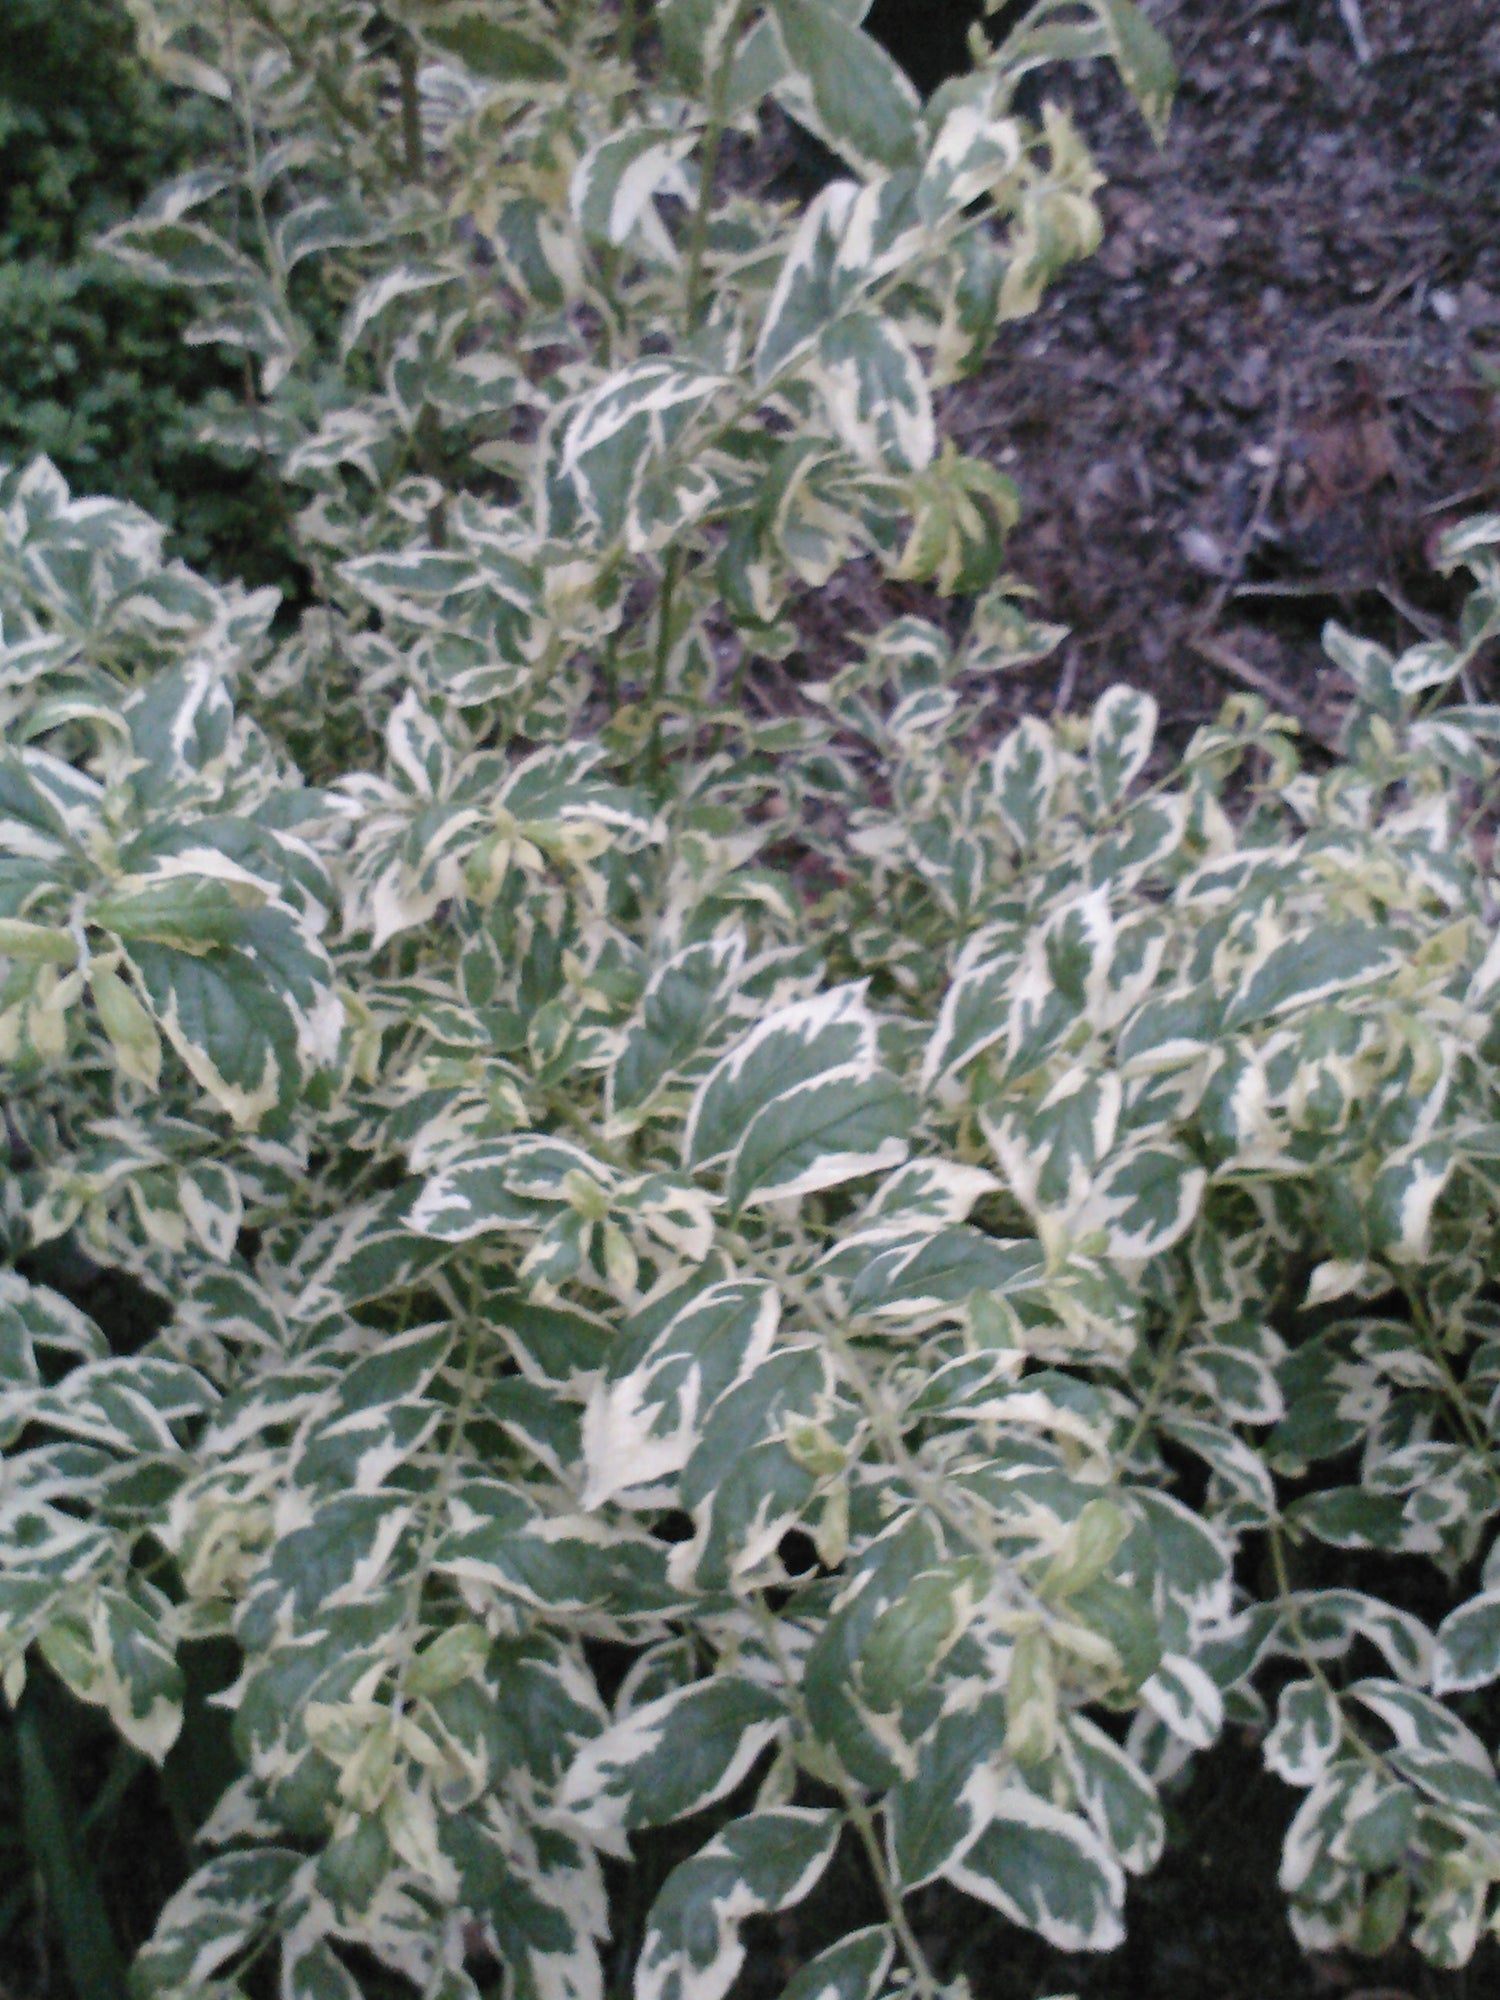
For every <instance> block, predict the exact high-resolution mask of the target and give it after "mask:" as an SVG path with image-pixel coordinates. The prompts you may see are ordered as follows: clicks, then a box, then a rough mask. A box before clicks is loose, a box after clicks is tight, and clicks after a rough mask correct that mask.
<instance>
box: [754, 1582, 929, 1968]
mask: <svg viewBox="0 0 1500 2000" xmlns="http://www.w3.org/2000/svg"><path fill="white" fill-rule="evenodd" d="M754 1609H755V1616H756V1620H757V1622H758V1623H759V1625H760V1629H761V1636H762V1637H763V1638H764V1640H765V1642H766V1646H767V1648H768V1650H769V1651H770V1653H771V1655H772V1657H773V1658H774V1659H775V1661H776V1664H777V1666H778V1667H779V1668H780V1670H781V1677H782V1680H783V1682H784V1683H785V1686H786V1693H787V1698H788V1700H789V1701H790V1702H791V1704H792V1707H793V1708H794V1710H795V1711H796V1717H797V1722H798V1726H799V1728H800V1729H801V1731H802V1733H803V1734H804V1735H805V1736H806V1737H807V1738H808V1739H809V1741H812V1742H816V1741H817V1732H816V1731H815V1730H814V1729H813V1726H812V1722H811V1719H810V1718H809V1716H808V1713H807V1708H806V1704H805V1703H804V1702H803V1699H802V1695H801V1691H800V1684H799V1682H798V1679H797V1671H796V1668H795V1666H794V1665H793V1663H792V1661H791V1660H790V1659H788V1657H787V1653H786V1648H785V1647H784V1646H783V1645H782V1643H781V1634H780V1633H779V1632H778V1631H777V1629H776V1618H775V1614H774V1613H773V1612H772V1611H771V1609H770V1607H769V1606H768V1605H767V1603H766V1601H765V1599H764V1598H762V1597H757V1598H755V1600H754ZM821 1761H822V1760H821V1759H820V1763H821ZM820 1775H822V1774H821V1773H820ZM826 1776H827V1780H828V1782H830V1783H831V1784H832V1785H833V1788H834V1790H835V1791H836V1792H837V1793H838V1795H839V1797H840V1798H841V1799H842V1800H843V1802H844V1810H845V1811H846V1812H847V1814H848V1815H849V1824H850V1825H851V1826H852V1827H853V1828H854V1831H855V1832H856V1833H857V1834H858V1835H859V1840H860V1845H861V1846H862V1847H863V1848H864V1850H865V1857H866V1859H867V1860H868V1862H869V1864H870V1873H871V1875H872V1876H873V1878H874V1881H875V1887H876V1889H877V1891H878V1892H879V1895H880V1900H881V1903H882V1905H883V1906H884V1908H885V1913H886V1917H887V1920H888V1921H889V1923H890V1926H891V1929H892V1930H893V1931H894V1932H895V1934H896V1940H897V1942H898V1943H899V1945H900V1946H901V1950H902V1954H903V1956H904V1957H905V1959H906V1963H907V1965H908V1967H909V1968H910V1970H911V1976H912V1981H913V1986H914V1990H915V1991H916V1993H917V1994H918V1995H919V1996H920V2000H938V1982H937V1980H936V1978H935V1977H934V1975H933V1971H932V1967H931V1966H930V1965H929V1964H928V1962H927V1954H926V1953H925V1952H924V1951H923V1949H922V1947H921V1944H920V1943H919V1942H918V1939H917V1934H916V1932H915V1931H914V1930H913V1929H912V1927H911V1922H910V1920H909V1918H908V1917H907V1914H906V1905H905V1903H904V1902H903V1901H902V1898H901V1891H900V1890H899V1889H898V1888H897V1886H896V1884H895V1881H894V1880H893V1879H892V1876H891V1872H890V1869H889V1868H888V1867H887V1866H886V1860H885V1854H884V1851H883V1850H882V1848H881V1845H880V1835H879V1834H878V1833H877V1832H876V1830H875V1817H874V1814H873V1813H872V1812H871V1811H870V1808H869V1807H868V1806H867V1805H866V1804H865V1801H864V1799H863V1798H862V1797H861V1796H860V1792H859V1789H858V1787H857V1786H856V1785H855V1783H854V1781H853V1780H852V1779H851V1778H849V1777H847V1776H846V1775H845V1774H844V1772H843V1771H842V1770H840V1769H839V1768H838V1766H837V1762H836V1761H834V1762H832V1763H830V1765H829V1767H828V1769H827V1773H826Z"/></svg>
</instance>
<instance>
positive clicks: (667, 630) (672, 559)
mask: <svg viewBox="0 0 1500 2000" xmlns="http://www.w3.org/2000/svg"><path fill="white" fill-rule="evenodd" d="M681 576H682V548H681V546H680V545H679V546H678V547H676V548H672V549H669V550H668V551H667V560H666V562H665V564H664V565H663V568H662V577H661V591H660V593H659V595H658V597H657V600H656V653H655V657H654V659H653V660H652V663H651V743H650V747H649V748H648V750H647V752H646V770H647V773H648V775H649V776H650V777H651V779H652V780H653V781H654V780H656V779H657V778H659V777H660V776H661V761H662V707H663V704H664V703H665V701H666V697H667V661H668V659H669V658H670V657H671V652H672V613H673V610H674V607H675V604H676V599H677V585H678V582H679V581H680V579H681Z"/></svg>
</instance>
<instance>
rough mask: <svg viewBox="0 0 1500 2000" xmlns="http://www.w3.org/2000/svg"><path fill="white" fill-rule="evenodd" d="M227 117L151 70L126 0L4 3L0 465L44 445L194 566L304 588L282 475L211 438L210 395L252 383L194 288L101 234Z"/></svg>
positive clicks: (207, 146) (204, 152)
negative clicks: (240, 461) (200, 417)
mask: <svg viewBox="0 0 1500 2000" xmlns="http://www.w3.org/2000/svg"><path fill="white" fill-rule="evenodd" d="M221 117H222V114H221V112H220V110H219V107H217V106H216V105H214V104H213V103H212V102H211V101H210V100H209V99H207V98H205V97H202V96H199V95H198V94H197V93H189V92H186V91H181V90H172V89H169V88H167V87H166V86H165V85H164V84H162V83H160V82H159V81H158V80H157V79H156V78H155V77H153V76H152V75H151V73H150V72H149V71H148V70H147V69H146V68H145V67H144V65H143V64H142V63H141V62H140V61H139V59H138V57H137V56H136V53H135V46H134V37H133V31H132V28H131V23H130V19H129V16H128V14H127V13H126V11H125V8H124V6H123V5H121V4H119V0H66V4H61V0H0V461H3V460H9V461H11V462H12V463H25V462H26V461H27V460H28V459H30V458H32V457H34V456H35V454H36V453H37V452H39V451H40V452H45V453H46V454H47V456H48V457H49V458H50V459H52V461H53V463H54V464H55V465H56V466H57V467H58V468H59V470H60V471H61V472H63V473H64V474H65V476H66V477H67V478H68V479H69V480H70V481H71V482H73V483H74V484H75V485H76V486H77V487H78V488H80V489H86V490H88V491H90V492H98V493H109V494H113V495H115V496H117V497H119V498H121V499H127V500H133V501H135V502H136V504H137V505H138V506H141V507H144V508H146V509H147V510H148V511H149V512H151V513H152V514H154V515H156V517H157V518H158V519H159V520H162V521H164V522H166V523H167V525H168V526H169V527H170V528H171V529H172V531H173V543H172V547H173V552H174V553H175V554H179V555H181V556H182V557H184V558H185V559H186V560H187V561H188V562H190V563H193V564H194V565H195V566H198V567H202V568H204V569H207V570H208V571H210V572H211V573H213V574H216V575H222V576H228V575H235V576H239V577H242V578H243V579H245V580H246V581H248V582H252V583H275V584H278V585H280V586H281V587H282V588H283V589H285V590H292V591H295V590H296V588H297V583H298V572H297V570H296V567H295V561H294V558H293V557H292V555H291V552H290V549H289V546H288V544H287V541H286V538H285V534H284V531H283V527H282V523H283V522H284V519H285V506H284V503H283V501H282V499H281V497H280V495H279V493H278V491H277V489H276V488H275V486H274V485H273V483H272V482H271V481H269V480H268V479H267V478H266V477H265V475H264V474H263V473H262V472H261V471H260V470H259V469H258V468H250V467H233V466H226V464H225V463H224V460H223V457H222V455H221V454H218V453H210V452H209V451H207V450H206V449H204V448H203V447H202V446H201V445H200V444H198V442H197V441H196V436H195V432H196V429H197V424H196V414H197V411H198V409H199V407H200V406H201V405H203V404H204V403H205V402H206V401H208V400H210V399H217V398H224V397H226V396H233V397H235V398H236V399H237V398H238V396H239V395H240V394H241V392H242V385H241V383H240V381H239V379H238V378H237V376H236V374H235V372H234V370H233V368H232V366H231V365H230V364H228V363H227V362H226V360H225V359H224V357H223V356H222V355H221V354H219V353H217V352H215V351H213V350H211V349H206V348H201V347H188V346H185V345H184V344H183V339H182V335H183V330H184V328H185V327H186V326H187V324H188V322H189V320H190V318H191V317H192V315H191V313H190V312H189V310H188V308H187V306H186V303H185V301H183V300H182V299H180V298H179V297H177V296H175V295H172V294H169V293H164V292H162V291H161V290H160V289H159V288H157V287H153V286H147V285H143V284H142V283H141V282H140V281H139V279H137V278H135V277H134V276H132V275H131V274H130V273H128V272H126V271H123V270H122V269H121V268H120V266H119V264H117V263H116V262H114V260H113V259H111V258H108V257H105V256H102V255H100V254H98V253H97V252H96V251H95V250H94V248H93V244H94V240H95V238H96V237H97V235H98V233H99V232H100V231H101V230H103V229H106V228H108V227H109V226H110V225H111V224H112V223H116V222H119V221H120V220H122V218H123V217H125V216H127V215H129V214H130V213H131V212H132V211H133V210H134V209H135V208H137V207H138V206H139V205H140V203H141V202H142V201H143V200H144V199H145V197H146V196H147V195H148V194H149V193H150V192H151V190H152V189H153V188H154V187H157V186H159V185H160V184H161V183H162V182H163V181H164V180H167V179H170V178H171V176H172V175H173V174H175V173H178V172H180V171H181V170H182V169H183V168H184V167H186V166H187V165H188V164H190V163H201V162H202V161H203V160H204V159H205V157H209V156H212V154H213V153H215V152H216V151H217V150H218V149H219V146H220V143H221V141H220V134H219V132H218V130H217V127H218V125H219V124H220V122H221Z"/></svg>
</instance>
